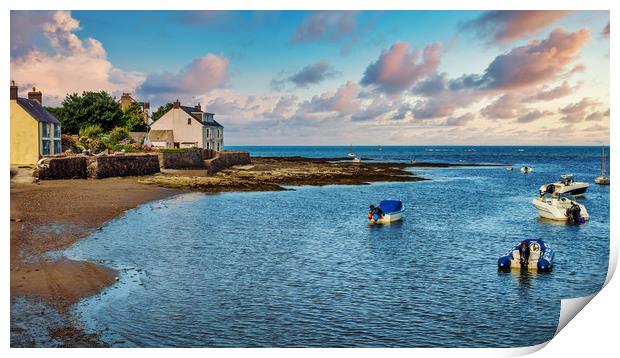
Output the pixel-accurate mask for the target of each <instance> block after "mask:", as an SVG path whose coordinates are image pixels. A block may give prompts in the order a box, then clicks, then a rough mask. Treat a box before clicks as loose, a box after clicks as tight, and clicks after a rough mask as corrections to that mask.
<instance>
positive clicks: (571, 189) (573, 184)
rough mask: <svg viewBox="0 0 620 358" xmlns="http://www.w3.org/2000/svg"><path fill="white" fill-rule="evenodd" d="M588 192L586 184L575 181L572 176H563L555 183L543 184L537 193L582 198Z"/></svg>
mask: <svg viewBox="0 0 620 358" xmlns="http://www.w3.org/2000/svg"><path fill="white" fill-rule="evenodd" d="M586 190H588V183H586V182H582V181H575V176H574V175H572V174H564V175H561V176H560V179H559V180H558V181H556V182H555V183H551V184H544V185H542V186H541V187H540V188H539V189H538V191H539V192H540V195H543V194H545V193H549V194H556V195H559V194H568V195H572V196H583V194H584V193H585V192H586Z"/></svg>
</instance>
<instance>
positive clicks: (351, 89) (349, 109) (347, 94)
mask: <svg viewBox="0 0 620 358" xmlns="http://www.w3.org/2000/svg"><path fill="white" fill-rule="evenodd" d="M358 94H359V87H358V85H357V84H356V83H355V82H352V81H347V82H346V83H345V84H344V85H342V86H340V87H339V88H338V90H336V92H335V93H332V92H325V93H323V94H321V95H318V96H313V97H312V99H311V100H309V101H304V102H302V103H301V104H300V106H299V109H300V111H301V112H302V113H320V112H339V113H345V114H350V113H354V112H356V111H358V110H359V108H360V102H359V100H358Z"/></svg>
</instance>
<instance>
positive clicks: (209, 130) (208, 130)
mask: <svg viewBox="0 0 620 358" xmlns="http://www.w3.org/2000/svg"><path fill="white" fill-rule="evenodd" d="M210 136H211V129H209V128H207V138H209V137H210Z"/></svg>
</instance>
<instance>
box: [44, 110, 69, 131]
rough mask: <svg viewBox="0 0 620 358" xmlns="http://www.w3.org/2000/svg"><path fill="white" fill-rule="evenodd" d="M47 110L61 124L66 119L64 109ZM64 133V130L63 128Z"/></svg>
mask: <svg viewBox="0 0 620 358" xmlns="http://www.w3.org/2000/svg"><path fill="white" fill-rule="evenodd" d="M45 109H46V110H47V111H48V112H50V113H51V114H52V115H53V116H54V117H56V119H58V120H59V121H60V122H61V123H62V121H63V119H64V118H65V109H64V108H62V107H45ZM63 131H64V128H63Z"/></svg>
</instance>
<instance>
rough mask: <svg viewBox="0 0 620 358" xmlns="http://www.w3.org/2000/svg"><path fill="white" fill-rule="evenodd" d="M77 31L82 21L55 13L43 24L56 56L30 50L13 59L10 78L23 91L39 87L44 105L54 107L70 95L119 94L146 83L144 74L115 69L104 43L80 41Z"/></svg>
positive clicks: (65, 13) (66, 12)
mask: <svg viewBox="0 0 620 358" xmlns="http://www.w3.org/2000/svg"><path fill="white" fill-rule="evenodd" d="M78 29H79V22H78V21H77V20H75V19H74V18H72V17H71V13H70V12H68V11H56V12H53V13H52V16H50V17H49V18H48V21H47V22H43V23H41V24H40V30H42V31H43V34H44V35H45V37H46V38H47V39H48V41H49V43H50V46H51V47H52V49H53V53H48V52H43V51H40V50H37V49H30V50H29V51H27V52H26V53H25V54H23V55H21V56H16V57H13V58H11V79H12V80H14V81H16V82H17V84H18V86H20V90H21V91H22V92H25V91H27V90H28V89H29V87H31V86H36V87H37V88H38V89H39V90H41V91H42V92H43V95H44V97H43V100H44V104H45V105H52V106H54V105H58V104H59V103H60V102H61V101H62V100H63V99H64V97H65V96H66V95H67V94H70V93H74V92H76V93H81V92H82V91H88V90H92V91H101V90H105V91H109V92H112V93H113V94H118V93H120V92H122V91H131V90H132V89H134V88H136V86H138V85H139V84H140V83H141V82H142V81H143V80H144V76H143V75H142V74H141V73H138V72H130V71H123V70H121V69H119V68H116V67H114V66H113V65H112V63H111V62H110V61H109V60H108V59H107V56H106V52H105V49H104V48H103V45H102V44H101V42H99V41H97V40H96V39H93V38H87V39H84V40H82V39H80V38H79V37H78V36H77V35H75V33H74V31H76V30H78ZM16 31H17V29H16Z"/></svg>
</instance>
